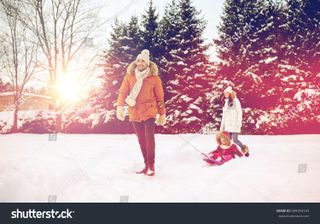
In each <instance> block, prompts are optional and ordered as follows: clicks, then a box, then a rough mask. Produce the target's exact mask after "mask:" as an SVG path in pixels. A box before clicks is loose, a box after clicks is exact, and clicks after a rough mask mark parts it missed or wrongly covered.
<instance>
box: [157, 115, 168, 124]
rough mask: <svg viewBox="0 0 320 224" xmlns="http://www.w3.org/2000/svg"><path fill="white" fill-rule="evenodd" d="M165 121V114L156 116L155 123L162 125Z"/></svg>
mask: <svg viewBox="0 0 320 224" xmlns="http://www.w3.org/2000/svg"><path fill="white" fill-rule="evenodd" d="M166 121H167V118H166V115H165V114H162V115H160V116H158V117H157V119H156V125H159V126H164V125H165V123H166Z"/></svg>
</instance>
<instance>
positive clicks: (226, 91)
mask: <svg viewBox="0 0 320 224" xmlns="http://www.w3.org/2000/svg"><path fill="white" fill-rule="evenodd" d="M232 92H233V90H232V87H231V86H228V87H227V88H226V89H225V90H224V93H230V94H231V93H232Z"/></svg>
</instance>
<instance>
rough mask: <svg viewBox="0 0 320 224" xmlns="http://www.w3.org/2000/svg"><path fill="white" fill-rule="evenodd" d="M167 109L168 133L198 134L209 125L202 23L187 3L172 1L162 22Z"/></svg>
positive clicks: (196, 12)
mask: <svg viewBox="0 0 320 224" xmlns="http://www.w3.org/2000/svg"><path fill="white" fill-rule="evenodd" d="M161 26H162V28H161V30H162V31H163V33H162V41H163V43H164V44H163V45H166V44H169V46H167V47H166V48H164V54H163V57H162V59H161V64H162V65H164V66H165V69H164V70H165V72H164V75H163V77H164V80H165V87H166V94H167V97H166V98H167V100H166V108H167V114H168V124H167V126H168V127H170V132H173V133H183V132H197V131H199V130H200V129H201V128H202V127H203V126H204V125H205V124H207V122H208V114H207V113H206V112H205V110H206V109H208V106H209V103H208V102H209V101H208V99H207V97H206V93H207V92H208V90H209V84H208V80H207V76H208V74H207V73H208V67H209V59H208V56H207V55H206V50H207V46H206V45H205V44H204V40H203V37H202V34H203V30H204V28H205V21H204V20H203V19H202V18H201V17H200V12H199V11H198V10H197V9H196V8H195V7H194V6H193V5H192V1H190V0H180V1H178V2H177V4H176V2H174V1H172V2H171V3H170V4H169V5H168V6H167V9H166V12H165V15H164V17H163V19H162V22H161Z"/></svg>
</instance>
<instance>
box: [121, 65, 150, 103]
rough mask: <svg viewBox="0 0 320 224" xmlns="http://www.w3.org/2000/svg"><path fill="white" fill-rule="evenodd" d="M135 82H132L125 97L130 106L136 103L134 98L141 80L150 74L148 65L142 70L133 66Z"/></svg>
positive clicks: (141, 82)
mask: <svg viewBox="0 0 320 224" xmlns="http://www.w3.org/2000/svg"><path fill="white" fill-rule="evenodd" d="M134 73H135V76H136V79H137V82H136V83H135V84H134V86H133V88H132V90H131V92H130V94H129V96H128V97H127V98H126V100H125V101H126V103H127V104H128V105H129V106H130V107H133V106H134V105H136V99H137V97H138V95H139V93H140V90H141V87H142V84H143V80H144V79H145V78H146V77H148V76H149V74H150V67H148V68H146V69H145V70H143V71H139V70H138V68H135V70H134Z"/></svg>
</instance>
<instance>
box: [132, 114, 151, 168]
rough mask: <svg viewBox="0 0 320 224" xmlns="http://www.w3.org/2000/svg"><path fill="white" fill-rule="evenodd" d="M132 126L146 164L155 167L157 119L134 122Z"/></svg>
mask: <svg viewBox="0 0 320 224" xmlns="http://www.w3.org/2000/svg"><path fill="white" fill-rule="evenodd" d="M132 124H133V129H134V131H135V133H136V135H137V137H138V141H139V145H140V149H141V152H142V155H143V158H144V163H145V164H146V166H153V165H154V158H155V140H154V128H155V119H154V118H150V119H148V120H146V121H142V122H132Z"/></svg>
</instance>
